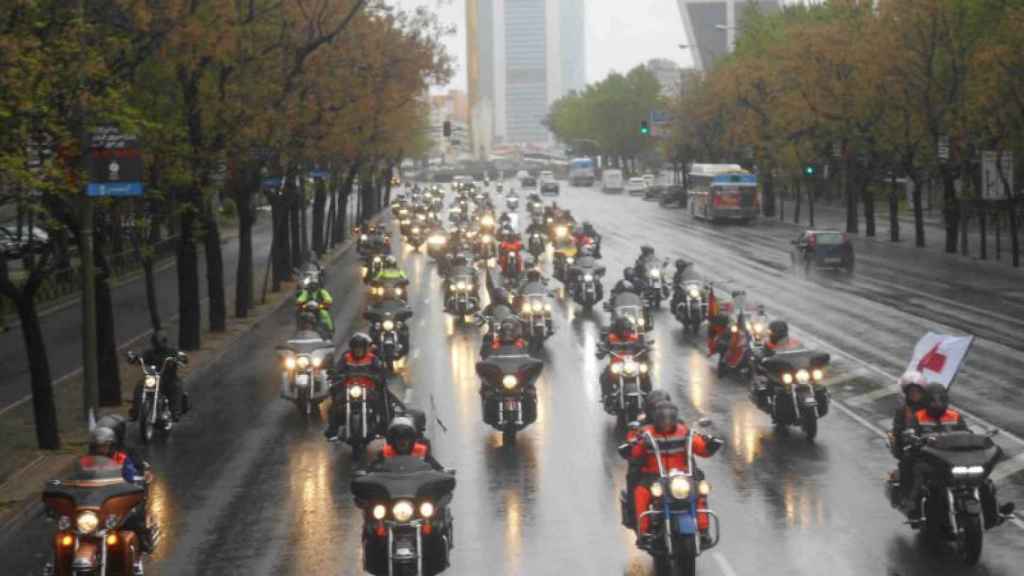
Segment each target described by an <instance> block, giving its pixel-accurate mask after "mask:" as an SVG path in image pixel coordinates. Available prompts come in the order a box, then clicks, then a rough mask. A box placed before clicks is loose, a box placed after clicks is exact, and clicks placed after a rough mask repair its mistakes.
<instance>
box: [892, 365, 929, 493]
mask: <svg viewBox="0 0 1024 576" xmlns="http://www.w3.org/2000/svg"><path fill="white" fill-rule="evenodd" d="M897 382H898V384H899V386H900V390H901V391H902V392H903V398H902V399H901V400H902V401H901V402H900V404H899V406H897V407H896V410H895V411H894V413H893V416H892V428H891V430H890V433H891V434H892V439H893V444H892V453H893V456H895V457H896V460H897V461H898V463H899V467H898V468H897V469H896V470H895V471H893V472H892V473H891V474H890V477H891V478H892V479H893V480H894V481H896V482H897V483H898V485H899V486H901V487H904V488H905V487H906V483H907V481H908V480H909V479H910V478H911V474H912V473H913V471H912V470H911V467H910V459H909V458H904V457H903V448H904V434H903V433H904V431H906V430H907V429H909V428H910V427H911V426H913V425H914V417H915V415H916V414H917V411H918V410H920V409H921V408H924V407H925V405H924V396H925V388H926V387H927V386H928V382H927V381H926V380H925V378H924V375H923V374H921V373H920V372H918V371H917V370H907V371H906V372H904V373H903V375H902V376H900V377H899V380H898V381H897Z"/></svg>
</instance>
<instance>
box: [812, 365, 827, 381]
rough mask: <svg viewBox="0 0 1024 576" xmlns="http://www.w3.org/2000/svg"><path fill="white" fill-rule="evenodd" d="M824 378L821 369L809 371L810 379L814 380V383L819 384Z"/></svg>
mask: <svg viewBox="0 0 1024 576" xmlns="http://www.w3.org/2000/svg"><path fill="white" fill-rule="evenodd" d="M824 377H825V372H824V371H823V370H822V369H821V368H815V369H814V370H812V371H811V378H814V381H815V382H821V379H822V378H824Z"/></svg>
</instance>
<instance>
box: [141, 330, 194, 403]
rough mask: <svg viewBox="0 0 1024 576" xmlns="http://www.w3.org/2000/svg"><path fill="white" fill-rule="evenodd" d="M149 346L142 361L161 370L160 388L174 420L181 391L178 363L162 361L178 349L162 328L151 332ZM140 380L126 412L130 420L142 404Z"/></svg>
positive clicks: (172, 355)
mask: <svg viewBox="0 0 1024 576" xmlns="http://www.w3.org/2000/svg"><path fill="white" fill-rule="evenodd" d="M149 340H150V348H149V349H148V350H146V351H145V352H143V353H142V361H143V362H144V363H145V364H146V365H147V366H156V367H157V368H158V369H162V370H163V371H162V372H161V373H160V390H161V391H162V392H163V393H164V394H165V395H166V396H167V401H168V404H169V407H170V409H171V417H172V418H173V419H174V421H175V422H177V421H178V419H179V418H180V417H181V409H182V406H181V403H182V396H183V392H182V390H181V383H180V382H178V364H177V363H176V362H168V363H167V364H166V365H165V364H164V362H165V361H166V360H167V359H168V358H171V357H175V356H177V355H178V350H177V349H176V348H172V347H171V345H170V343H169V342H168V340H167V333H166V332H164V331H163V330H157V331H155V332H153V335H152V336H151V337H150V339H149ZM142 384H143V383H142V382H141V381H140V382H139V383H138V384H136V386H135V394H134V401H133V402H132V407H131V409H130V410H129V412H128V414H129V417H130V418H131V420H132V421H135V420H138V418H139V407H140V406H142Z"/></svg>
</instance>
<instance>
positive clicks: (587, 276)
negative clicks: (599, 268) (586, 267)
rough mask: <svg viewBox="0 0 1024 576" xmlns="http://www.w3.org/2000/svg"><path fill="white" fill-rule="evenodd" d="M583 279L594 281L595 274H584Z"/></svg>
mask: <svg viewBox="0 0 1024 576" xmlns="http://www.w3.org/2000/svg"><path fill="white" fill-rule="evenodd" d="M583 281H584V282H593V281H594V275H593V274H584V275H583Z"/></svg>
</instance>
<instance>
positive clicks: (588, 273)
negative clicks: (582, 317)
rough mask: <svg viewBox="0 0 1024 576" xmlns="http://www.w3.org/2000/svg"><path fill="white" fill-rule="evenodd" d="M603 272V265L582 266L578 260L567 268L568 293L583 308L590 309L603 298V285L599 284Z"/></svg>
mask: <svg viewBox="0 0 1024 576" xmlns="http://www.w3.org/2000/svg"><path fill="white" fill-rule="evenodd" d="M604 272H605V268H604V266H593V267H589V266H588V267H582V266H579V261H577V265H576V266H573V267H571V268H569V286H568V289H569V295H570V296H571V297H572V299H573V301H574V302H576V303H577V304H579V305H580V306H582V307H583V309H584V310H587V311H590V309H591V308H593V307H594V304H597V303H598V302H600V301H601V300H602V299H603V298H604V286H602V285H601V278H602V277H603V276H604Z"/></svg>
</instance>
